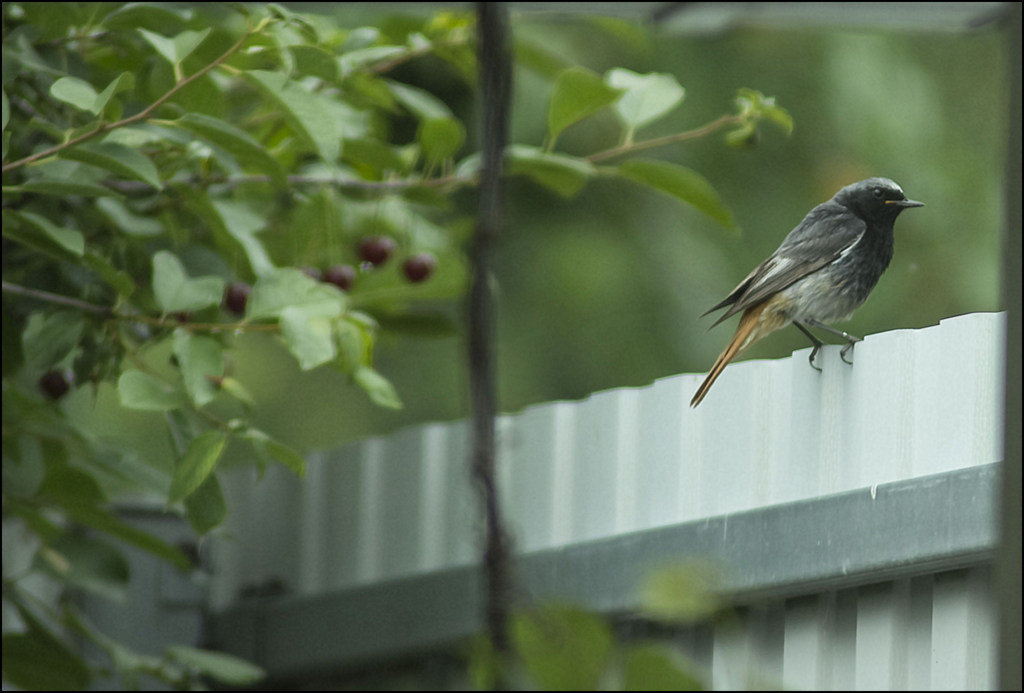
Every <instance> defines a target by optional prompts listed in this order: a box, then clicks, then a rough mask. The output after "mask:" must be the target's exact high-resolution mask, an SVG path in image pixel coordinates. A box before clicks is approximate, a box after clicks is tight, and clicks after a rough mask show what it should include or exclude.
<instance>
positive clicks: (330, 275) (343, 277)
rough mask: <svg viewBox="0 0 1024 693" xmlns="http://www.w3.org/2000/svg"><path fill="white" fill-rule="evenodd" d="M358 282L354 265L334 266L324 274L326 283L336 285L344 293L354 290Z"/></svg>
mask: <svg viewBox="0 0 1024 693" xmlns="http://www.w3.org/2000/svg"><path fill="white" fill-rule="evenodd" d="M355 280H356V269H355V267H353V266H352V265H332V266H331V267H329V268H327V271H326V272H324V281H325V282H328V283H330V284H334V285H335V286H336V287H338V288H339V289H341V290H342V291H348V290H349V289H350V288H352V282H354V281H355Z"/></svg>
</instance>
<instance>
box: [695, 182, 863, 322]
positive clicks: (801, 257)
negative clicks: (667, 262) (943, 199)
mask: <svg viewBox="0 0 1024 693" xmlns="http://www.w3.org/2000/svg"><path fill="white" fill-rule="evenodd" d="M866 230H867V224H866V223H865V222H864V220H862V219H860V218H859V217H857V216H856V215H854V214H853V213H852V212H850V211H849V210H848V209H846V208H845V207H843V206H841V205H837V204H835V203H831V202H826V203H824V204H820V205H818V206H817V207H815V208H814V209H812V210H811V211H810V213H808V215H807V216H806V217H804V220H803V221H802V222H800V225H799V226H797V227H796V228H795V229H793V230H792V231H791V232H790V233H789V235H788V236H786V239H785V240H784V241H782V245H780V246H779V249H778V250H776V251H775V252H774V253H772V254H771V256H770V257H769V258H768V259H767V260H765V261H764V262H762V263H761V264H760V265H758V266H757V267H755V268H754V271H752V272H751V273H750V274H748V275H747V277H746V278H745V279H744V280H743V281H742V282H740V283H739V285H738V286H737V287H736V288H735V289H733V290H732V292H731V293H730V294H729V295H728V296H726V297H725V299H723V300H722V301H721V302H719V303H718V304H717V305H715V306H714V307H713V308H711V309H710V310H708V311H707V313H711V312H713V311H716V310H718V309H719V308H724V307H725V306H730V307H729V309H728V310H727V311H725V313H724V314H722V316H721V317H720V318H718V320H716V321H715V323H714V324H713V325H712V327H714V325H717V324H718V323H720V322H722V321H723V320H725V319H727V318H729V317H731V316H733V315H735V314H736V313H739V312H740V311H742V310H746V309H747V308H749V307H751V306H755V305H757V304H758V303H761V302H762V301H764V300H765V299H767V298H770V297H771V296H773V295H774V294H776V293H778V292H779V291H782V290H783V289H785V288H786V287H787V286H789V285H790V284H792V283H793V282H795V281H797V280H798V279H802V278H803V277H806V276H807V275H808V274H811V273H812V272H816V271H818V270H819V269H821V268H822V267H824V266H825V265H827V264H829V263H830V262H832V261H833V260H835V259H836V258H837V257H839V256H840V255H841V254H842V253H843V251H844V250H846V249H847V248H850V247H851V246H852V245H854V244H855V243H856V242H857V241H858V240H859V239H860V237H861V236H862V235H864V232H865V231H866ZM707 313H705V315H707Z"/></svg>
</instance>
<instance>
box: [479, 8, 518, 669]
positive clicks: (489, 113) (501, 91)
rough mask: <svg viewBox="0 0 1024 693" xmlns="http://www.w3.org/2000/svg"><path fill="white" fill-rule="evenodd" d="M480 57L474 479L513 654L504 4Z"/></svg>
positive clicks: (489, 575)
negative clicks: (498, 384)
mask: <svg viewBox="0 0 1024 693" xmlns="http://www.w3.org/2000/svg"><path fill="white" fill-rule="evenodd" d="M477 55H478V59H479V65H480V99H481V102H482V105H483V168H482V170H481V172H480V201H479V205H480V206H479V215H478V219H477V225H476V231H475V233H474V235H473V239H472V241H471V243H470V248H469V263H470V287H469V309H468V320H469V325H468V348H469V387H470V402H471V405H472V408H473V411H472V422H473V453H472V454H473V459H472V473H473V479H474V480H475V482H476V484H477V486H478V488H479V492H480V497H481V504H482V506H483V512H484V520H485V531H486V538H485V546H484V553H483V570H484V587H485V590H484V593H485V607H484V609H485V620H486V625H487V630H488V632H489V633H490V637H491V643H492V644H493V645H494V648H495V650H497V651H498V652H504V651H505V650H506V649H507V644H508V643H507V637H508V636H507V628H506V622H507V620H508V610H509V598H510V597H509V595H510V594H511V577H510V565H509V564H510V553H511V550H510V542H509V539H508V535H507V534H506V532H505V528H504V524H503V522H502V517H501V507H500V499H499V498H498V488H497V484H496V482H495V440H494V439H495V436H494V417H495V414H496V413H497V411H496V410H497V404H496V396H495V386H494V334H495V316H494V297H493V296H492V295H491V285H490V281H489V277H490V272H491V256H492V255H493V249H494V241H495V239H496V238H497V236H498V232H499V230H500V229H501V226H502V215H503V205H502V190H501V169H502V156H503V154H504V151H505V140H506V137H507V132H508V112H509V100H510V96H511V91H512V85H511V83H512V70H511V65H510V60H509V48H508V16H507V12H506V10H505V7H504V5H503V4H502V3H497V2H480V3H477Z"/></svg>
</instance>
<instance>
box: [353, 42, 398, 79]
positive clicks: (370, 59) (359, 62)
mask: <svg viewBox="0 0 1024 693" xmlns="http://www.w3.org/2000/svg"><path fill="white" fill-rule="evenodd" d="M408 50H409V49H408V48H406V47H405V46H369V47H366V48H359V49H356V50H351V51H348V52H347V53H345V54H344V55H342V56H341V57H340V58H338V69H339V70H340V71H341V76H342V78H343V79H344V78H346V77H348V76H349V75H350V74H351V73H352V72H354V71H356V70H358V69H360V68H362V67H364V66H366V65H372V64H373V63H378V62H382V61H384V60H388V59H390V58H394V57H395V56H397V55H400V54H402V53H405V52H406V51H408Z"/></svg>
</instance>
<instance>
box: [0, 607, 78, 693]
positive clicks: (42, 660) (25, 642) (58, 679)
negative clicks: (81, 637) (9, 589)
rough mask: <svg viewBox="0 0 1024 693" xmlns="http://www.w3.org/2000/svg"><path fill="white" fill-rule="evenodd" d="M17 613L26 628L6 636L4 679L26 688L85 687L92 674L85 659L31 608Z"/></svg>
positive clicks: (4, 642) (71, 688)
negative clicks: (44, 623)
mask: <svg viewBox="0 0 1024 693" xmlns="http://www.w3.org/2000/svg"><path fill="white" fill-rule="evenodd" d="M6 604H7V601H6V598H5V600H4V605H5V608H6ZM18 615H19V616H21V619H22V620H23V621H24V622H25V625H26V629H25V631H24V632H22V633H5V634H4V636H3V652H4V660H3V661H4V664H3V671H4V682H5V683H7V682H10V683H12V684H14V685H15V686H17V687H19V688H21V689H22V690H26V691H78V690H84V689H85V688H86V687H87V686H88V685H89V681H90V678H91V676H90V674H89V667H88V666H86V664H85V662H84V661H82V659H81V658H80V657H79V656H78V655H77V654H76V653H75V652H74V651H73V650H72V649H71V648H70V647H68V646H67V645H65V644H64V642H63V641H62V640H60V639H59V638H57V637H56V636H55V635H54V634H53V633H51V632H50V631H49V629H47V628H46V627H45V626H44V625H43V624H42V623H41V622H40V621H39V620H37V619H36V618H35V617H34V616H32V614H31V613H29V612H28V610H26V609H24V608H19V609H18Z"/></svg>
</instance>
